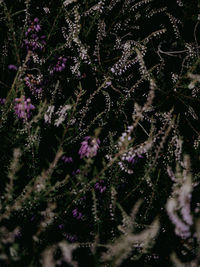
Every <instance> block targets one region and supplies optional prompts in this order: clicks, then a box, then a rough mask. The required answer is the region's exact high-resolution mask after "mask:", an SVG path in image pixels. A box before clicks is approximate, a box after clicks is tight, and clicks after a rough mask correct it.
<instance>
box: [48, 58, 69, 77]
mask: <svg viewBox="0 0 200 267" xmlns="http://www.w3.org/2000/svg"><path fill="white" fill-rule="evenodd" d="M66 61H67V59H66V58H65V57H62V56H60V57H59V58H58V60H57V63H56V65H55V66H54V67H53V69H52V70H50V74H53V73H55V72H61V71H63V70H64V69H65V67H66Z"/></svg>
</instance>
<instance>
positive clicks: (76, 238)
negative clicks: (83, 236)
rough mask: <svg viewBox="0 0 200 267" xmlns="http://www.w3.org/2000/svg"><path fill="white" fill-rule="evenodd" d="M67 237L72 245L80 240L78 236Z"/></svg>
mask: <svg viewBox="0 0 200 267" xmlns="http://www.w3.org/2000/svg"><path fill="white" fill-rule="evenodd" d="M65 237H66V239H67V240H68V241H69V242H71V243H74V242H76V241H77V240H78V237H77V236H76V235H71V234H66V235H65Z"/></svg>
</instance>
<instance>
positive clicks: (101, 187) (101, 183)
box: [94, 180, 106, 194]
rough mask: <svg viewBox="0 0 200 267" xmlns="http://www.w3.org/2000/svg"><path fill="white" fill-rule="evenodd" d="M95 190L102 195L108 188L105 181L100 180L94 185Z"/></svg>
mask: <svg viewBox="0 0 200 267" xmlns="http://www.w3.org/2000/svg"><path fill="white" fill-rule="evenodd" d="M94 188H95V189H96V190H98V191H99V192H100V193H101V194H102V193H103V192H104V191H105V190H106V186H105V185H104V180H100V181H99V182H97V183H96V184H95V185H94Z"/></svg>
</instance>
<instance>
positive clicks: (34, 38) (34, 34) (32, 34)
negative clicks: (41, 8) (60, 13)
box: [24, 18, 46, 51]
mask: <svg viewBox="0 0 200 267" xmlns="http://www.w3.org/2000/svg"><path fill="white" fill-rule="evenodd" d="M40 30H41V26H40V24H39V19H38V18H35V19H34V20H33V22H31V23H30V26H29V28H28V30H27V31H26V33H25V35H26V37H27V39H25V40H24V43H25V46H26V48H27V50H31V51H35V50H37V49H40V50H42V49H43V47H44V45H45V44H46V42H45V38H46V36H45V35H42V36H39V35H38V33H39V32H40Z"/></svg>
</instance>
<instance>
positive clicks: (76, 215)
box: [72, 208, 83, 220]
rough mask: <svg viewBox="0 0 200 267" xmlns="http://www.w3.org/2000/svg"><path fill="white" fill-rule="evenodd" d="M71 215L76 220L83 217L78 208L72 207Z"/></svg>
mask: <svg viewBox="0 0 200 267" xmlns="http://www.w3.org/2000/svg"><path fill="white" fill-rule="evenodd" d="M72 214H73V217H74V218H76V219H77V220H80V219H81V218H82V217H83V214H82V213H81V212H79V211H78V209H77V208H76V209H74V210H73V211H72Z"/></svg>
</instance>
